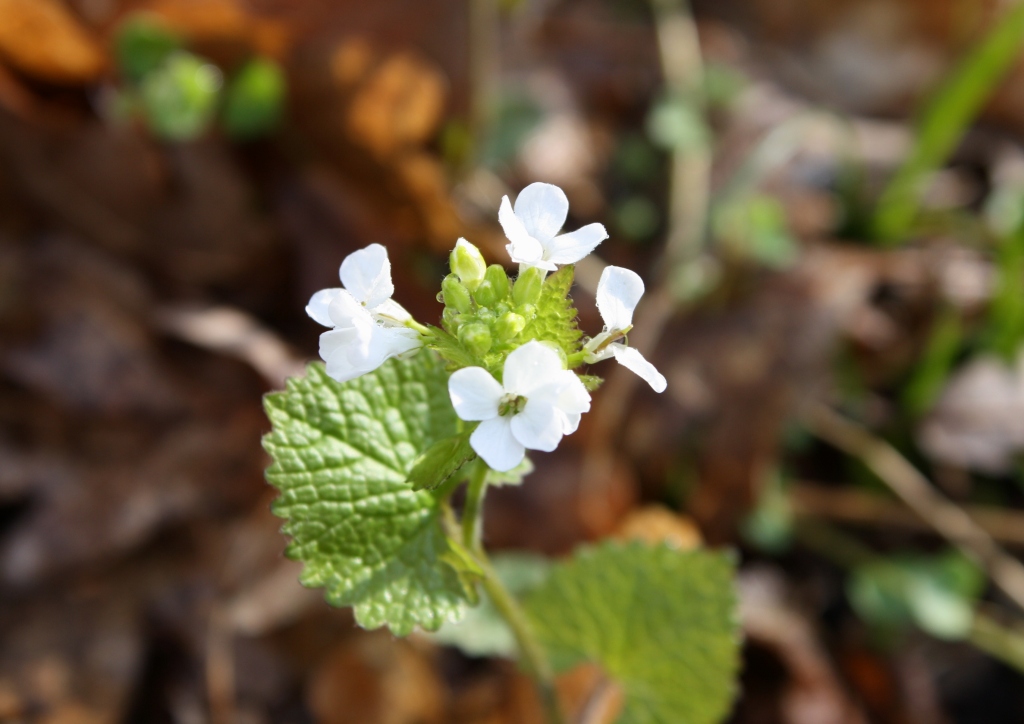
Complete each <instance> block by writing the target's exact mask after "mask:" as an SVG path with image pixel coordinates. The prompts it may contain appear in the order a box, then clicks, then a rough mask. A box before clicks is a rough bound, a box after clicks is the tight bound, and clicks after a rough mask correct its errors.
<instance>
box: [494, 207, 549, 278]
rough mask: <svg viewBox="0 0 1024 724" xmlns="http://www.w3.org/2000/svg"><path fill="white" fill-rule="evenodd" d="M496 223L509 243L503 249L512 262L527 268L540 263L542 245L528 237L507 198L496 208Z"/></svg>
mask: <svg viewBox="0 0 1024 724" xmlns="http://www.w3.org/2000/svg"><path fill="white" fill-rule="evenodd" d="M498 222H499V223H500V224H501V228H502V230H503V231H504V232H505V236H507V237H508V240H509V242H510V243H509V244H507V245H506V246H505V249H506V250H507V251H508V255H509V256H510V257H512V261H514V262H516V263H517V264H526V265H528V266H534V265H536V264H537V263H538V262H540V261H542V258H543V256H544V247H543V245H542V244H541V243H540V242H539V241H537V240H536V239H534V238H533V237H532V236H530V233H529V232H528V231H527V230H526V227H524V226H523V222H522V221H521V220H520V219H519V217H517V216H516V214H515V212H514V211H512V204H511V203H509V200H508V196H503V197H502V199H501V206H500V207H499V208H498Z"/></svg>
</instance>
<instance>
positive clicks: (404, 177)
mask: <svg viewBox="0 0 1024 724" xmlns="http://www.w3.org/2000/svg"><path fill="white" fill-rule="evenodd" d="M395 171H396V173H397V175H398V179H399V181H400V182H401V183H402V185H403V186H404V188H405V190H406V191H407V192H408V194H409V196H410V197H411V199H412V201H413V205H414V207H415V209H416V212H417V216H418V217H419V221H420V224H421V225H422V226H423V227H425V230H426V232H427V236H428V238H429V239H430V242H431V246H432V247H433V248H434V249H436V250H437V251H438V252H439V253H447V252H448V251H450V250H451V247H452V245H453V242H452V239H457V238H458V237H459V236H462V234H463V233H464V230H465V226H464V225H463V223H462V220H461V219H460V218H459V216H458V214H457V213H456V211H455V207H454V206H453V205H452V202H451V193H450V189H449V187H448V179H447V177H446V175H445V171H444V167H443V166H442V165H441V162H440V161H438V160H437V158H435V157H434V156H432V155H429V154H427V153H411V154H409V155H406V156H403V157H402V158H400V159H398V160H397V161H396V163H395Z"/></svg>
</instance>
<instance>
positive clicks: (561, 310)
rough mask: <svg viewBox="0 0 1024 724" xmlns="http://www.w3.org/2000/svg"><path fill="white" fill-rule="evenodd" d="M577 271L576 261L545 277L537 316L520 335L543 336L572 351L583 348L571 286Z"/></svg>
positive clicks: (522, 338)
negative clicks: (570, 290) (580, 346)
mask: <svg viewBox="0 0 1024 724" xmlns="http://www.w3.org/2000/svg"><path fill="white" fill-rule="evenodd" d="M574 275H575V267H574V266H573V265H572V264H568V265H566V266H563V267H562V268H561V269H559V270H558V271H556V272H555V273H554V274H552V275H551V276H549V277H548V278H547V279H546V280H545V281H544V288H543V289H542V290H541V293H540V299H539V300H538V301H537V316H536V317H534V318H533V319H532V320H531V321H530V322H529V323H527V325H526V328H525V329H524V330H523V332H522V334H521V335H520V339H521V340H522V341H523V342H529V341H530V340H531V339H539V340H542V341H545V342H551V343H554V344H556V345H558V346H559V347H561V348H562V350H563V351H564V352H565V354H566V355H567V356H568V355H571V354H572V353H574V352H575V351H576V350H577V349H578V348H579V341H580V337H581V336H582V334H583V333H582V332H580V330H579V327H577V326H576V309H575V308H574V307H573V306H572V299H570V298H569V289H571V288H572V282H573V278H574Z"/></svg>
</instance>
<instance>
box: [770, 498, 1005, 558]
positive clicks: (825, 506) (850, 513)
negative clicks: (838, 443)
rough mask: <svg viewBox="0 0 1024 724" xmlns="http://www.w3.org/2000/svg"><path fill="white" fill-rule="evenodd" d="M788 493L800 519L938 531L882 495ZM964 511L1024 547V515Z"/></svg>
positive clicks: (974, 508) (995, 536)
mask: <svg viewBox="0 0 1024 724" xmlns="http://www.w3.org/2000/svg"><path fill="white" fill-rule="evenodd" d="M787 493H788V498H789V500H790V504H791V505H792V507H793V513H795V514H796V515H797V516H798V517H802V518H816V519H826V520H832V521H836V522H839V523H851V524H854V525H869V526H875V527H879V526H888V527H893V528H902V529H905V530H910V531H933V530H934V529H933V526H931V525H929V524H928V523H926V522H924V521H923V520H921V518H919V517H918V516H917V515H915V514H914V513H913V512H912V511H910V510H908V509H907V508H906V507H904V506H903V505H901V504H900V503H898V502H895V501H892V500H889V499H888V498H886V497H884V496H881V495H875V494H873V493H865V492H862V491H859V490H850V489H848V488H831V487H826V486H824V485H819V484H814V483H797V484H795V485H792V486H790V487H789V489H788V491H787ZM964 510H965V511H966V512H967V514H968V515H969V516H970V517H971V518H973V519H974V520H975V521H976V522H977V523H978V525H979V526H980V527H981V528H983V529H984V530H985V532H986V533H988V534H989V535H990V536H992V538H993V539H995V540H997V541H999V542H1000V543H1002V544H1003V545H1010V546H1021V547H1024V514H1022V513H1020V512H1018V511H1013V510H1004V509H1002V508H997V507H995V506H987V505H973V506H964Z"/></svg>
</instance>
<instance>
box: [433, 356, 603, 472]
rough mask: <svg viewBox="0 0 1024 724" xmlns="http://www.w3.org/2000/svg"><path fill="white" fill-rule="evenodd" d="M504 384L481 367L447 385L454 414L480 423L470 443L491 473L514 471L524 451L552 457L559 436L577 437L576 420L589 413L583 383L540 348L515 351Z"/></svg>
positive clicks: (462, 373) (507, 364)
mask: <svg viewBox="0 0 1024 724" xmlns="http://www.w3.org/2000/svg"><path fill="white" fill-rule="evenodd" d="M502 379H503V380H504V381H503V382H498V381H497V380H496V379H494V378H493V377H492V376H491V374H490V373H489V372H488V371H487V370H485V369H484V368H482V367H466V368H464V369H461V370H458V371H457V372H455V373H454V374H453V375H452V376H451V377H450V378H449V379H448V394H449V395H450V396H451V398H452V405H454V406H455V412H456V414H458V416H459V417H460V418H462V419H463V420H480V421H481V422H480V426H479V427H477V429H476V430H474V431H473V434H472V436H470V438H469V443H470V445H471V446H472V447H473V450H475V451H476V453H477V454H478V455H479V456H480V457H482V458H483V459H484V462H486V463H487V464H488V465H489V466H490V467H491V468H492V469H494V470H498V471H501V472H504V471H506V470H511V469H512V468H514V467H515V466H516V465H518V464H519V463H520V462H522V460H523V456H524V455H525V454H526V448H529V449H530V450H542V451H544V452H551V451H552V450H554V449H555V448H556V447H558V443H559V442H560V441H561V439H562V436H563V435H569V434H572V433H574V432H576V428H577V427H579V424H580V416H581V415H582V414H583V413H584V412H587V411H588V410H590V394H589V393H587V390H586V388H585V387H583V383H582V382H580V379H579V378H578V377H577V376H576V375H575V374H573V373H572V372H570V371H569V370H565V369H562V360H561V358H560V357H559V356H558V353H557V352H555V351H554V350H553V349H551V348H550V347H548V346H546V345H544V344H542V343H540V342H537V341H532V342H527V343H526V344H524V345H523V346H522V347H519V348H518V349H516V350H515V351H513V352H512V353H511V354H510V355H509V356H508V357H507V358H506V360H505V369H504V373H503V375H502Z"/></svg>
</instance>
